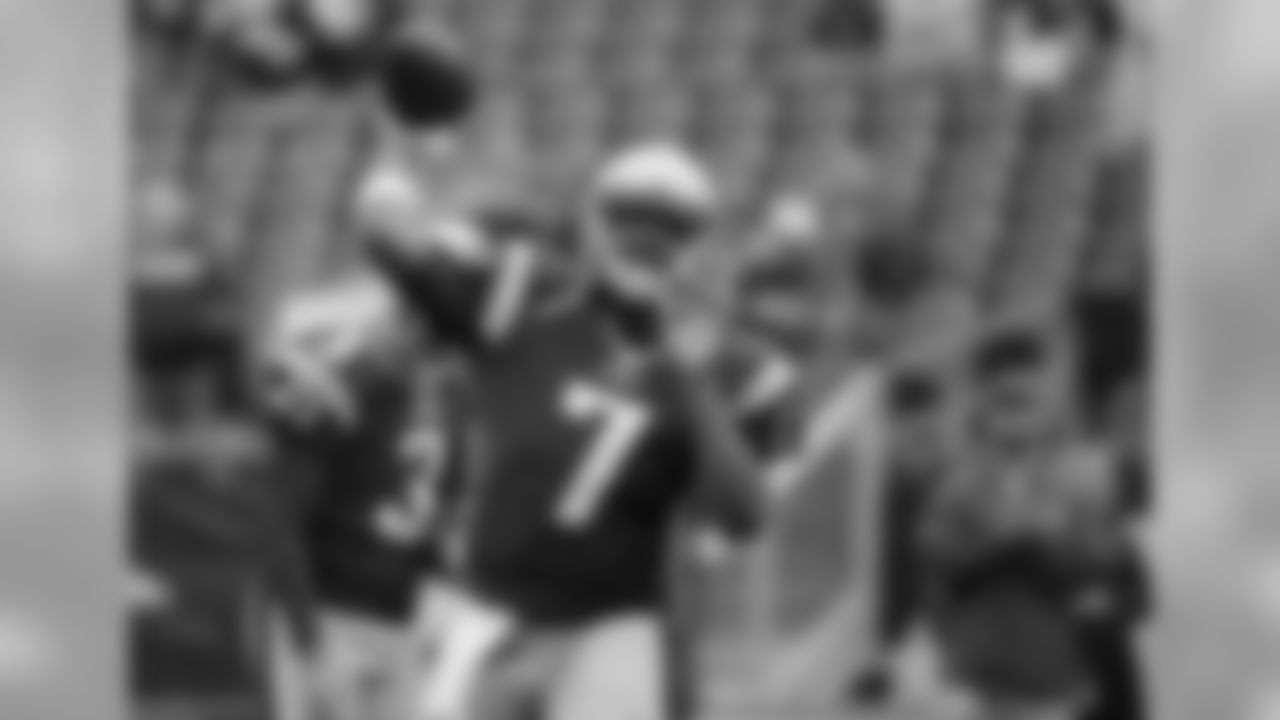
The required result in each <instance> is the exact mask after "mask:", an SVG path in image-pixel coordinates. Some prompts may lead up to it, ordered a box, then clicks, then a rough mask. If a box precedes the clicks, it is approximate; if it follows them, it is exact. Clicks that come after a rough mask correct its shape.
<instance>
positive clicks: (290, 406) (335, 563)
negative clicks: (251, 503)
mask: <svg viewBox="0 0 1280 720" xmlns="http://www.w3.org/2000/svg"><path fill="white" fill-rule="evenodd" d="M413 331H414V328H413V327H412V325H411V324H408V323H406V322H405V318H404V316H403V315H402V314H401V312H400V309H399V307H398V305H397V301H396V299H395V298H394V296H393V295H391V294H390V293H389V292H388V291H387V288H386V287H385V286H384V285H383V284H382V282H381V280H380V278H378V277H376V276H358V277H354V278H350V279H345V280H342V281H340V282H337V283H334V284H332V285H327V286H324V287H321V288H319V289H317V290H312V291H308V292H305V293H302V294H299V295H297V296H295V297H292V298H289V299H288V301H287V302H286V303H285V304H284V306H283V308H282V311H281V313H280V314H279V317H278V318H277V319H276V321H275V322H274V323H273V325H272V327H270V328H268V332H267V339H266V342H265V343H264V349H263V352H262V355H261V357H260V371H261V384H260V389H261V393H260V397H261V404H262V408H263V411H264V420H265V421H266V422H267V423H268V424H269V426H270V427H271V428H272V429H273V431H274V432H273V433H272V435H273V437H274V438H275V439H276V441H277V443H276V444H277V449H278V451H279V454H280V456H281V463H280V466H281V474H282V475H283V477H281V478H279V480H280V482H281V483H282V484H286V483H287V484H289V486H288V487H286V488H283V489H285V490H286V491H287V493H288V496H289V499H288V502H286V503H285V507H286V508H287V509H288V510H289V511H290V512H291V517H290V523H291V527H292V528H293V529H294V530H295V531H296V533H295V535H294V538H295V539H296V540H297V552H296V558H295V559H296V561H297V562H296V564H292V565H291V566H290V567H286V568H280V570H281V576H280V577H278V578H277V579H278V583H277V587H278V588H279V589H280V590H281V592H280V596H281V597H280V598H279V599H280V600H281V601H282V604H283V606H284V608H285V610H286V613H287V614H288V617H289V618H290V619H291V620H292V622H293V624H292V626H290V627H289V628H287V629H286V628H282V627H279V626H274V625H273V626H272V627H271V632H272V642H271V652H272V657H271V661H272V670H273V673H274V677H273V684H274V685H275V690H276V691H277V692H276V699H277V701H278V703H279V704H280V707H278V708H277V712H278V716H279V717H281V718H286V719H292V718H295V717H298V718H300V720H307V717H308V716H307V715H306V714H301V715H300V714H299V713H309V712H312V711H313V710H308V706H309V705H310V706H312V707H313V708H314V706H315V704H317V703H318V704H320V705H323V709H324V711H325V712H328V713H330V714H331V715H332V716H334V717H336V718H338V719H339V720H346V719H347V718H351V719H352V720H364V719H366V718H377V717H393V715H390V713H393V712H397V711H396V710H395V709H394V707H395V706H396V705H397V704H400V702H401V701H400V699H399V698H396V697H395V696H394V693H395V692H397V691H398V689H399V688H400V687H402V686H403V684H402V683H400V682H398V678H397V676H398V675H400V674H402V673H408V672H411V671H412V668H413V655H414V653H415V647H414V643H413V632H412V629H411V628H410V622H411V620H412V616H413V615H414V613H415V610H416V608H417V606H418V604H419V603H420V602H422V601H423V599H424V589H425V587H426V585H425V583H426V581H428V580H429V579H430V578H431V577H432V575H433V573H434V572H435V570H436V565H437V561H438V558H437V546H436V544H435V542H434V538H433V519H434V516H435V514H436V512H437V511H438V510H439V505H440V502H441V501H442V497H443V493H442V488H441V483H443V482H445V481H446V477H445V474H446V472H448V470H450V469H451V468H446V464H447V463H448V462H449V461H450V460H449V458H448V457H447V455H448V450H449V448H448V447H447V446H446V444H447V442H448V441H449V439H450V438H449V437H448V434H447V433H446V428H445V427H444V425H443V422H444V419H445V418H444V417H443V411H442V408H441V407H440V402H439V394H438V392H437V389H436V388H432V387H429V386H428V385H429V381H428V380H424V378H423V377H422V375H423V373H421V372H419V371H418V370H417V369H416V368H415V362H416V357H415V354H414V352H413V351H414V349H415V348H414V347H413V343H414V332H413ZM378 683H381V684H383V685H384V688H383V689H384V690H386V692H383V691H381V690H379V691H377V692H374V693H372V694H371V693H368V692H365V690H366V688H368V687H369V686H370V685H371V684H378ZM374 705H377V707H374Z"/></svg>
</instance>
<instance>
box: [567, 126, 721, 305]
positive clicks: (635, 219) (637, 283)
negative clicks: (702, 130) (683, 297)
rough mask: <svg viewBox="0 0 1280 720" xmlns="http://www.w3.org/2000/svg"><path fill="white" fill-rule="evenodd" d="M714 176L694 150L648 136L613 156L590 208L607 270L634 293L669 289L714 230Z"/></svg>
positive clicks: (593, 249) (597, 256) (595, 245)
mask: <svg viewBox="0 0 1280 720" xmlns="http://www.w3.org/2000/svg"><path fill="white" fill-rule="evenodd" d="M718 206H719V196H718V192H717V190H716V186H715V182H714V180H713V179H712V177H711V174H710V172H709V171H708V170H707V168H706V167H705V166H704V165H703V164H702V163H701V162H700V161H699V160H697V159H696V158H695V157H694V156H693V155H692V154H691V153H689V152H687V151H685V150H684V149H682V148H680V147H678V146H676V145H671V144H666V143H654V144H644V145H640V146H638V147H635V148H632V149H630V150H627V151H624V152H623V153H622V154H621V155H619V156H617V157H616V158H614V159H613V160H612V161H611V162H609V163H607V164H606V165H605V166H604V168H603V169H602V171H601V173H600V175H599V176H598V178H597V179H596V182H595V185H594V187H593V189H592V194H591V198H590V205H589V207H588V212H587V224H588V227H587V232H586V236H587V238H586V240H587V242H586V246H587V247H586V251H587V252H588V253H589V254H590V256H591V257H590V259H591V260H592V262H593V263H594V264H595V267H596V269H597V270H598V271H599V272H600V273H601V275H602V276H603V278H604V279H605V280H606V281H607V282H609V283H610V284H612V285H613V286H614V287H615V289H618V290H620V291H623V292H624V293H626V294H628V295H633V296H639V297H642V298H652V297H657V296H660V295H662V293H663V292H664V288H665V286H666V285H667V281H668V280H669V278H670V276H671V274H672V273H673V272H675V271H677V270H678V269H679V267H680V265H681V264H682V263H684V262H686V260H687V259H688V256H689V255H690V254H691V253H690V251H691V250H694V249H695V248H696V247H698V246H700V245H701V244H702V241H703V240H705V239H706V238H707V237H708V236H709V234H710V229H711V225H712V222H713V220H714V218H715V214H716V212H717V210H718Z"/></svg>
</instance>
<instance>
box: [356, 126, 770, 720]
mask: <svg viewBox="0 0 1280 720" xmlns="http://www.w3.org/2000/svg"><path fill="white" fill-rule="evenodd" d="M587 204H588V206H589V208H588V210H587V212H586V215H587V217H586V218H585V221H584V222H583V223H582V225H583V227H582V228H581V233H580V234H579V235H578V237H577V240H578V243H577V247H578V248H580V250H581V251H582V254H583V257H584V260H585V262H583V263H582V264H581V267H578V268H575V270H574V271H570V272H565V269H564V268H563V267H561V266H558V265H557V264H555V263H554V262H549V261H547V259H546V254H545V253H542V252H541V251H540V247H539V245H538V242H539V241H540V239H539V238H538V237H522V236H516V237H501V236H498V235H495V234H493V233H489V232H486V231H485V229H484V228H478V227H477V226H476V224H474V223H469V222H467V221H466V219H462V220H460V221H459V222H456V223H440V224H438V225H437V227H436V228H435V231H434V234H432V235H430V236H427V235H424V234H419V235H418V236H417V237H416V239H415V238H409V239H406V238H404V237H402V236H396V235H395V234H394V232H390V231H380V229H379V228H378V227H377V226H376V224H375V225H374V226H373V227H371V228H370V231H371V235H370V238H369V239H370V244H369V248H370V252H371V254H372V256H373V257H374V258H375V259H376V260H377V261H378V262H379V263H380V265H381V267H382V268H383V269H384V270H385V271H386V273H387V275H388V277H390V278H392V280H393V282H394V283H395V285H396V286H397V287H398V288H399V289H400V291H401V293H402V296H403V297H404V298H405V299H406V300H407V302H408V304H410V305H411V306H412V307H413V308H415V309H416V310H417V311H418V312H419V313H420V314H421V317H422V318H423V320H424V321H425V322H426V323H427V325H428V326H429V327H430V328H431V330H432V331H433V332H434V333H437V334H439V335H442V336H445V337H448V338H450V339H451V340H452V341H453V342H454V343H455V344H457V345H459V346H461V347H464V348H466V349H467V350H468V351H469V356H470V371H471V375H472V379H473V382H472V383H471V385H472V387H473V390H474V392H473V393H472V397H471V400H472V402H473V405H474V411H475V415H476V416H477V418H476V419H477V422H476V425H477V426H479V427H480V428H481V429H482V430H483V438H482V440H481V442H482V443H483V444H484V445H485V446H486V450H487V452H486V453H485V460H486V467H485V469H484V471H483V473H481V475H482V477H483V479H482V480H480V481H478V482H477V483H475V486H474V487H472V488H470V489H471V490H472V492H469V493H468V494H467V496H466V499H465V500H464V502H463V507H462V510H461V513H462V519H461V521H460V525H461V528H462V532H461V535H460V537H461V540H462V551H461V553H460V557H461V560H462V562H461V565H460V571H461V573H462V575H463V578H464V582H465V583H466V585H467V587H468V588H469V589H470V591H471V593H472V594H473V596H474V598H473V600H474V605H475V606H477V607H488V608H490V609H491V612H489V613H488V614H487V617H488V618H489V621H488V622H487V627H488V628H489V631H488V632H475V633H471V634H470V637H472V638H475V637H479V636H482V635H487V638H488V640H489V641H490V642H496V639H497V638H498V637H501V636H505V638H506V639H505V643H504V644H505V650H504V651H503V652H502V653H500V654H499V655H497V656H496V658H492V659H493V662H492V663H490V664H488V665H485V664H484V663H483V662H482V661H481V660H480V659H479V658H481V657H482V656H483V654H484V653H482V652H480V651H478V650H476V649H475V647H474V643H470V642H468V643H463V644H466V645H468V646H469V649H468V651H467V652H465V653H462V654H463V655H466V656H467V658H466V660H465V661H464V662H465V663H470V665H471V667H472V669H476V668H487V669H486V671H485V673H484V676H483V677H484V679H483V682H481V683H479V684H478V685H477V684H472V685H470V689H475V688H476V687H481V688H482V691H481V692H479V693H478V694H475V695H470V694H469V693H468V692H467V684H466V683H455V684H454V685H452V686H450V692H449V693H444V695H447V697H445V698H444V699H441V694H440V693H439V692H437V691H438V686H437V688H436V690H431V689H429V690H428V692H427V693H426V696H425V697H424V703H425V705H426V708H427V710H428V711H431V712H434V713H435V715H434V717H435V718H443V719H444V720H464V719H465V720H481V719H483V720H489V719H493V720H499V719H502V718H509V717H515V716H517V715H520V714H522V713H526V712H530V711H540V712H542V713H544V715H543V716H544V717H548V718H551V719H552V720H579V719H581V720H607V719H608V718H621V717H626V718H636V719H637V720H649V719H653V720H657V719H658V718H664V717H668V716H669V712H668V708H667V707H666V706H665V705H666V703H667V700H668V692H667V690H668V682H667V681H668V678H667V676H666V675H667V673H666V667H665V662H664V661H665V651H666V646H665V644H664V642H663V632H662V630H663V628H662V622H661V615H662V614H661V608H662V602H663V595H664V590H665V588H664V586H663V581H662V578H663V572H664V562H663V561H664V556H665V551H666V547H667V543H668V535H669V534H670V531H671V529H672V527H673V524H674V522H675V520H676V518H677V516H678V514H679V513H680V511H681V510H683V509H686V508H689V507H693V508H695V509H696V510H698V511H700V512H701V513H702V515H703V517H706V518H712V519H714V520H715V521H716V522H717V523H718V524H719V525H720V526H721V527H723V528H725V529H726V530H727V531H728V532H730V533H731V534H734V535H739V536H743V535H748V534H750V533H751V532H753V531H754V530H755V528H756V527H757V525H758V524H759V522H760V520H761V514H762V510H763V507H762V505H763V503H762V488H761V486H760V483H759V481H758V478H757V474H758V470H759V464H758V463H757V462H756V459H757V458H756V457H755V455H754V453H753V452H752V451H751V448H750V447H749V446H748V444H747V443H746V442H745V439H744V437H743V436H742V433H741V432H740V428H739V427H738V422H737V420H738V417H737V416H736V415H735V413H734V412H733V410H732V408H731V403H730V402H729V401H728V400H727V397H726V395H725V394H724V393H721V392H720V391H719V389H718V388H717V387H716V385H715V384H714V383H713V382H711V381H710V373H709V368H710V365H711V364H712V362H713V360H714V359H715V357H716V354H717V352H718V350H719V349H720V343H719V339H720V338H719V333H720V330H721V329H722V324H721V323H720V315H719V313H720V312H721V311H722V310H723V309H724V308H722V307H717V305H716V302H718V301H719V300H722V298H717V292H716V290H717V288H716V287H715V283H711V282H708V281H707V280H708V279H709V278H710V275H706V276H703V277H701V278H698V280H699V281H700V283H701V284H699V283H698V282H685V283H683V284H682V283H677V282H674V281H673V278H675V277H677V276H680V275H683V277H684V278H685V280H691V279H692V278H693V276H692V275H690V274H689V272H690V271H691V270H692V265H691V263H692V258H694V257H696V256H697V255H698V254H701V253H702V252H703V251H704V250H706V249H707V242H708V236H709V233H710V232H711V223H712V222H713V218H714V216H715V213H716V210H717V208H716V205H717V198H716V195H715V191H714V187H713V184H712V182H711V180H710V178H709V177H708V175H707V173H706V172H705V170H704V169H703V168H702V167H701V166H700V165H699V164H698V163H697V162H696V161H695V160H693V159H692V158H691V157H689V156H688V155H687V154H685V153H684V152H683V151H681V150H679V149H678V148H673V147H668V146H646V147H643V148H637V149H636V150H634V151H632V152H629V153H625V154H624V155H623V156H622V157H620V158H619V159H618V160H617V161H616V162H615V163H613V164H611V165H610V166H607V167H606V168H605V170H604V171H603V173H602V176H601V178H600V179H599V182H598V184H597V186H596V188H595V190H594V193H593V195H592V196H591V197H590V198H588V203H587ZM384 230H389V229H384ZM424 238H425V239H426V242H423V240H424ZM694 251H696V252H694ZM699 295H701V296H702V297H699ZM756 400H757V401H758V400H759V398H756ZM484 615H485V613H483V612H478V613H475V616H476V617H480V616H484ZM495 618H498V619H495ZM455 624H456V625H457V626H459V627H461V626H463V625H465V624H466V623H455ZM483 624H485V623H484V622H483V621H480V620H477V623H475V624H474V625H483ZM502 630H505V632H502ZM477 642H478V641H477ZM446 644H447V643H446ZM489 649H490V650H492V649H493V648H492V647H491V648H489ZM446 664H448V663H447V661H446ZM445 674H446V675H450V676H454V677H456V676H458V675H465V674H466V673H445ZM471 677H472V679H475V678H477V677H478V676H477V675H476V674H475V673H471ZM468 705H469V707H470V712H465V711H464V708H466V707H468Z"/></svg>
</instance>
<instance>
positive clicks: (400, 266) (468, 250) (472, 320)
mask: <svg viewBox="0 0 1280 720" xmlns="http://www.w3.org/2000/svg"><path fill="white" fill-rule="evenodd" d="M355 216H356V222H357V227H358V232H359V233H360V235H361V240H362V243H363V245H364V248H365V251H366V255H367V256H368V258H369V259H370V261H371V262H372V264H373V265H374V267H375V268H377V269H378V270H379V271H380V272H381V273H382V274H383V276H384V277H386V278H387V279H388V280H389V281H390V283H391V284H392V286H393V287H394V288H395V289H396V291H397V292H398V294H399V295H400V296H401V298H402V299H403V300H404V301H405V302H406V303H407V304H408V305H409V307H410V308H411V310H412V312H413V313H414V314H415V315H416V316H417V317H418V319H419V320H420V321H422V322H423V323H424V324H425V325H426V326H427V328H428V330H429V331H431V333H432V334H433V335H434V336H435V337H437V338H438V339H440V340H443V341H445V342H449V343H452V344H454V345H458V346H463V347H470V346H474V345H475V344H476V343H477V342H478V341H479V339H480V337H481V333H480V329H481V324H482V322H483V320H482V316H483V313H484V306H485V303H486V302H487V297H488V294H489V288H490V285H491V284H492V279H491V277H490V276H491V275H492V274H493V273H492V272H491V267H492V266H493V264H494V263H493V262H492V261H491V259H490V257H489V255H490V252H489V248H488V247H487V244H486V242H485V238H484V236H483V234H482V233H481V232H480V231H479V230H478V229H477V228H476V227H474V226H472V225H470V224H468V223H466V222H465V221H462V220H460V219H457V220H451V219H449V218H447V217H445V215H444V213H442V212H441V210H440V208H439V207H438V203H437V202H435V201H434V198H432V197H431V193H430V190H429V189H428V188H426V187H425V185H424V182H423V181H422V180H420V179H418V177H417V176H416V175H415V174H414V171H413V170H412V169H411V168H408V167H407V166H406V165H405V164H404V163H403V162H399V161H397V160H396V159H395V158H393V157H384V158H382V159H381V160H380V161H379V162H376V163H375V164H374V165H373V167H371V168H370V170H369V171H368V172H367V173H366V175H365V177H364V179H363V180H362V182H361V183H360V184H359V187H358V188H357V191H356V197H355Z"/></svg>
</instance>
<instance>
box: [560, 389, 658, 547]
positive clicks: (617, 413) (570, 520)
mask: <svg viewBox="0 0 1280 720" xmlns="http://www.w3.org/2000/svg"><path fill="white" fill-rule="evenodd" d="M560 409H561V411H562V412H564V414H565V416H566V417H567V418H568V419H569V420H572V421H574V422H577V423H583V424H589V425H590V426H591V428H592V430H593V433H592V435H591V436H590V439H589V441H588V445H587V447H586V451H585V452H584V454H583V455H582V458H581V459H580V460H579V461H578V464H577V466H576V467H575V468H574V470H573V474H572V475H571V476H570V477H569V482H568V484H567V485H566V486H565V489H564V491H563V495H562V496H561V497H560V501H559V504H558V505H557V506H556V511H555V512H556V520H557V522H559V523H560V525H561V526H562V527H565V528H567V529H570V530H579V529H581V528H583V527H585V526H586V525H588V524H590V523H591V521H592V520H594V519H595V516H596V513H597V512H598V511H599V509H600V506H601V505H602V504H603V502H604V499H605V497H606V496H607V495H608V493H609V490H610V489H611V488H612V486H613V483H615V482H617V480H618V478H619V474H620V471H621V469H622V466H623V464H624V463H625V462H626V461H627V459H628V458H629V457H630V455H631V453H632V452H633V451H634V450H635V448H636V444H637V442H638V441H639V440H640V438H641V437H642V436H643V435H644V433H645V431H646V430H648V428H649V424H650V422H651V420H652V418H651V416H650V412H649V410H648V408H646V407H644V406H643V405H641V404H639V403H637V402H636V401H634V400H632V399H630V398H627V397H624V396H622V395H618V394H617V393H614V392H611V391H609V390H608V389H606V388H602V387H600V386H598V385H593V384H591V383H587V382H580V381H573V382H570V383H569V385H568V387H566V388H565V390H564V393H563V395H562V396H561V405H560Z"/></svg>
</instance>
